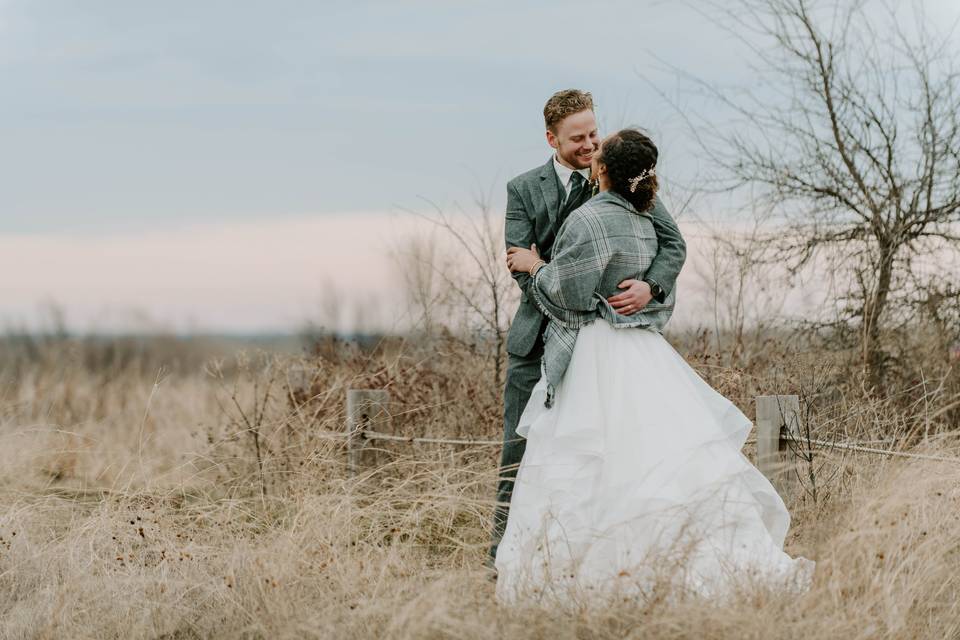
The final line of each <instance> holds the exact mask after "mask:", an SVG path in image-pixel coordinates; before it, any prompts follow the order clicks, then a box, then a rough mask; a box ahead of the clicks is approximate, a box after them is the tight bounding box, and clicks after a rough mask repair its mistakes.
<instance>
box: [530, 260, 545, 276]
mask: <svg viewBox="0 0 960 640" xmlns="http://www.w3.org/2000/svg"><path fill="white" fill-rule="evenodd" d="M545 264H547V263H546V262H545V261H544V260H537V261H536V262H534V263H533V266H532V267H530V275H531V276H535V275H537V271H539V270H540V267H542V266H544V265H545Z"/></svg>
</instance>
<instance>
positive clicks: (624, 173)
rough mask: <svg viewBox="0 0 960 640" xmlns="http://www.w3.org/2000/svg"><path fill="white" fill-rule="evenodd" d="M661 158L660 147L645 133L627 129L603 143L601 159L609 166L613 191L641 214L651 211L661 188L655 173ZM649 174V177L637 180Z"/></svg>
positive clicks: (608, 172)
mask: <svg viewBox="0 0 960 640" xmlns="http://www.w3.org/2000/svg"><path fill="white" fill-rule="evenodd" d="M659 155H660V152H659V150H658V149H657V145H655V144H653V140H651V139H650V138H649V137H648V136H647V135H646V134H645V133H643V132H641V131H637V130H636V129H623V130H621V131H618V132H616V133H615V134H613V135H612V136H610V137H609V138H608V139H607V140H605V141H604V142H603V145H601V147H600V158H599V160H600V162H602V163H603V164H605V165H606V166H607V175H608V176H609V177H610V188H611V189H613V190H614V191H616V192H617V193H619V194H620V195H622V196H623V197H624V198H626V199H627V200H628V201H629V202H630V204H632V205H633V206H634V207H636V209H637V211H649V210H650V209H652V208H653V204H654V201H655V199H656V196H657V189H658V188H659V187H660V183H659V182H658V181H657V176H656V174H655V173H653V171H654V169H655V168H656V166H657V157H658V156H659ZM645 172H646V173H648V175H646V177H643V179H641V180H639V181H636V178H637V177H638V176H642V175H643V174H644V173H645ZM634 182H635V183H636V186H635V187H634V184H633V183H634Z"/></svg>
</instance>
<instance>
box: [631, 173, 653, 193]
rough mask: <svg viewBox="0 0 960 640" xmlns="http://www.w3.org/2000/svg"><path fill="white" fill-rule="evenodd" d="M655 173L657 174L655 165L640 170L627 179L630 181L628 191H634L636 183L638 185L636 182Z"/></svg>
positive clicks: (638, 182)
mask: <svg viewBox="0 0 960 640" xmlns="http://www.w3.org/2000/svg"><path fill="white" fill-rule="evenodd" d="M655 175H657V172H656V168H655V167H650V168H649V169H646V170H644V171H641V172H640V175H638V176H635V177H633V178H630V179H629V180H627V182H629V183H630V193H633V192H634V191H636V190H637V185H638V184H640V183H641V182H643V181H644V180H646V179H647V178H649V177H650V176H655Z"/></svg>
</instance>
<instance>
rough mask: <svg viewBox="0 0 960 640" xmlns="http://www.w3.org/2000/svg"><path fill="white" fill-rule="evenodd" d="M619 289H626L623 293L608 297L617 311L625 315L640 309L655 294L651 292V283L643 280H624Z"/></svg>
mask: <svg viewBox="0 0 960 640" xmlns="http://www.w3.org/2000/svg"><path fill="white" fill-rule="evenodd" d="M617 288H618V289H626V291H623V292H622V293H618V294H617V295H615V296H610V297H609V298H607V302H609V303H610V306H612V307H613V308H614V309H616V311H617V313H619V314H620V315H624V316H630V315H633V314H634V313H636V312H637V311H640V310H641V309H643V308H644V307H645V306H647V303H648V302H650V301H651V300H653V294H652V293H651V292H650V285H649V284H647V283H646V282H644V281H643V280H624V281H623V282H621V283H620V284H619V285H617Z"/></svg>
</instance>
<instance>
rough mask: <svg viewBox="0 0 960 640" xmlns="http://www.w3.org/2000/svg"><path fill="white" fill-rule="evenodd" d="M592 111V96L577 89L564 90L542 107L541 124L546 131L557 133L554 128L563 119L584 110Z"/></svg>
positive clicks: (551, 97)
mask: <svg viewBox="0 0 960 640" xmlns="http://www.w3.org/2000/svg"><path fill="white" fill-rule="evenodd" d="M588 109H589V110H590V111H593V96H592V95H590V92H589V91H580V90H579V89H564V90H563V91H557V92H556V93H555V94H553V95H552V96H550V99H549V100H547V104H545V105H544V107H543V122H544V124H546V125H547V129H550V131H553V132H554V133H556V132H557V129H556V126H557V125H558V124H560V123H561V122H562V121H563V119H564V118H566V117H567V116H571V115H573V114H575V113H580V112H581V111H586V110H588Z"/></svg>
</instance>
